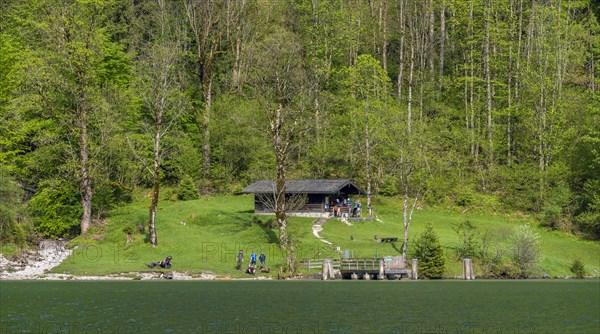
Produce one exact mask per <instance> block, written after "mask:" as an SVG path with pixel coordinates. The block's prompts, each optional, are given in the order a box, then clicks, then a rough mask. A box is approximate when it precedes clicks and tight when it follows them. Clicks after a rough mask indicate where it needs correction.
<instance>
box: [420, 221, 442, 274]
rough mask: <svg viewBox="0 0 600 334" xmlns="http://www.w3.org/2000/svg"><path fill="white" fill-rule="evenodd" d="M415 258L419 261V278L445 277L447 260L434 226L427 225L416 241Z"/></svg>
mask: <svg viewBox="0 0 600 334" xmlns="http://www.w3.org/2000/svg"><path fill="white" fill-rule="evenodd" d="M413 256H414V257H415V258H416V259H418V260H419V276H423V277H426V278H442V277H443V275H444V270H445V262H446V259H445V257H444V249H443V248H442V244H440V240H439V238H438V236H437V234H436V233H435V231H434V230H433V225H431V224H427V226H426V227H425V231H424V232H423V233H421V234H420V235H419V236H418V237H417V239H416V240H415V245H414V253H413Z"/></svg>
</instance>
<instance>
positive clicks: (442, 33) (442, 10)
mask: <svg viewBox="0 0 600 334" xmlns="http://www.w3.org/2000/svg"><path fill="white" fill-rule="evenodd" d="M445 41H446V5H445V3H444V0H442V4H441V8H440V65H439V67H440V68H439V76H440V77H439V82H440V86H439V94H440V96H441V94H442V89H443V88H444V52H445V50H444V45H445Z"/></svg>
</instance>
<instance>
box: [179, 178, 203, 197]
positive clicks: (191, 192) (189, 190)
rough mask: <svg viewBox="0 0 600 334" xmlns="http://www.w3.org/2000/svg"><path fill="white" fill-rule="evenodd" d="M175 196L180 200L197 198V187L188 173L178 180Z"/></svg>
mask: <svg viewBox="0 0 600 334" xmlns="http://www.w3.org/2000/svg"><path fill="white" fill-rule="evenodd" d="M177 197H178V198H179V199H180V200H182V201H189V200H192V199H198V197H199V195H198V189H197V188H196V185H195V184H194V180H192V177H191V176H189V175H185V176H184V177H183V178H182V179H181V181H179V187H177Z"/></svg>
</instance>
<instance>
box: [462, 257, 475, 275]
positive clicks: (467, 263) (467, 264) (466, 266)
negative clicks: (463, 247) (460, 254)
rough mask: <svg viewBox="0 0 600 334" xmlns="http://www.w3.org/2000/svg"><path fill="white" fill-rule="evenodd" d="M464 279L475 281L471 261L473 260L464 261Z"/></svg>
mask: <svg viewBox="0 0 600 334" xmlns="http://www.w3.org/2000/svg"><path fill="white" fill-rule="evenodd" d="M462 278H463V279H464V280H474V279H475V273H474V272H473V261H471V259H463V268H462Z"/></svg>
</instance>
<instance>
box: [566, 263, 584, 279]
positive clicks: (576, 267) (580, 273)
mask: <svg viewBox="0 0 600 334" xmlns="http://www.w3.org/2000/svg"><path fill="white" fill-rule="evenodd" d="M569 269H570V270H571V272H572V273H573V274H575V277H577V278H584V277H585V274H586V273H585V266H584V265H583V262H582V261H581V260H580V259H575V260H574V261H573V263H572V264H571V267H569Z"/></svg>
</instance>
